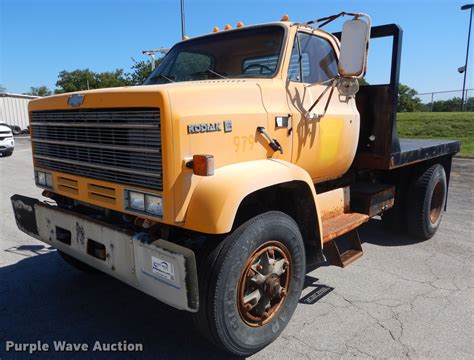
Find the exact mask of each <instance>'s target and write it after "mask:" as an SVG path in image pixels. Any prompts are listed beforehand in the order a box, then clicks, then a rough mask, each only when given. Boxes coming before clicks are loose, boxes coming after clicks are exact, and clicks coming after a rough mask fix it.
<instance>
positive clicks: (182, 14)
mask: <svg viewBox="0 0 474 360" xmlns="http://www.w3.org/2000/svg"><path fill="white" fill-rule="evenodd" d="M181 38H182V39H183V40H184V39H186V31H185V28H184V0H181Z"/></svg>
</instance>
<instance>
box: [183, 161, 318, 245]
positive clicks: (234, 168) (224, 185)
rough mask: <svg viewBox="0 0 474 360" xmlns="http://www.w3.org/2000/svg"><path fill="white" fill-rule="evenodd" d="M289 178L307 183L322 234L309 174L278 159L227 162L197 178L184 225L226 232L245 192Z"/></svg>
mask: <svg viewBox="0 0 474 360" xmlns="http://www.w3.org/2000/svg"><path fill="white" fill-rule="evenodd" d="M292 181H300V182H304V183H306V184H307V185H308V188H309V189H310V191H311V194H312V196H313V201H314V205H315V210H316V218H315V219H314V221H317V223H318V225H319V235H321V234H322V227H321V218H320V215H319V211H318V204H317V198H316V191H315V188H314V185H313V182H312V180H311V177H310V176H309V174H308V173H307V172H306V171H305V170H304V169H302V168H300V167H299V166H296V165H294V164H291V163H289V162H286V161H282V160H277V159H265V160H254V161H247V162H242V163H237V164H232V165H227V166H224V167H221V168H219V169H216V171H215V173H214V175H213V176H206V177H200V179H199V181H198V182H197V183H196V186H195V187H194V191H193V193H192V195H191V197H190V201H189V205H188V207H187V211H186V215H185V217H184V224H183V225H184V227H185V228H188V229H192V230H195V231H199V232H203V233H208V234H224V233H227V232H229V231H231V230H232V226H233V223H234V219H235V216H236V213H237V210H238V209H239V205H240V203H241V202H242V200H243V199H244V198H245V197H246V196H247V195H249V194H252V193H253V192H255V191H258V190H260V189H264V188H267V187H269V186H272V185H278V184H283V183H288V182H292ZM320 238H321V239H322V236H320Z"/></svg>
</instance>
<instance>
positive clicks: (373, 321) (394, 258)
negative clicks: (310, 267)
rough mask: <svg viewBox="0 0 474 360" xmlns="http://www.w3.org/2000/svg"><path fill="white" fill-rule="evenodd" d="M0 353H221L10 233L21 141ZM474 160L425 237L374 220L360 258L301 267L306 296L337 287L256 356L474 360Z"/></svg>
mask: <svg viewBox="0 0 474 360" xmlns="http://www.w3.org/2000/svg"><path fill="white" fill-rule="evenodd" d="M0 189H1V191H0V192H1V194H0V199H1V202H0V358H1V359H2V360H3V359H9V358H15V357H22V356H21V355H23V356H24V354H18V353H17V354H12V353H11V352H10V353H6V352H5V341H6V340H14V341H18V342H36V341H38V340H41V341H44V342H47V343H50V344H52V342H53V341H54V340H66V341H69V342H76V343H78V342H80V343H83V342H85V343H88V344H90V346H92V345H93V344H94V342H95V341H96V340H99V341H102V342H119V341H124V340H126V341H127V342H128V343H133V342H137V343H142V344H143V346H144V352H143V353H138V354H137V353H129V354H111V353H108V354H103V353H102V354H100V353H91V352H89V353H72V354H71V353H69V354H64V353H53V352H49V353H38V354H37V355H42V357H44V358H48V359H50V358H59V357H64V356H65V355H67V356H68V357H72V358H79V357H81V358H91V357H95V356H97V357H101V358H110V357H119V356H120V357H122V358H123V357H125V358H158V359H175V358H184V357H187V358H198V359H200V358H202V359H217V358H224V357H225V354H223V353H220V352H218V351H216V350H215V349H213V348H211V347H209V346H208V345H207V344H205V343H204V342H203V341H201V340H200V338H199V336H198V334H196V332H195V331H194V330H193V328H192V326H191V323H190V319H189V315H188V314H186V313H184V312H180V311H177V310H174V309H171V308H169V307H167V306H165V305H162V304H160V303H159V302H157V301H155V300H154V299H152V298H151V297H148V296H147V295H144V294H142V293H140V292H138V291H137V290H134V289H132V288H130V287H128V286H126V285H123V284H122V283H120V282H118V281H116V280H114V279H112V278H109V277H107V276H99V277H91V276H87V275H84V274H82V273H80V272H78V271H76V270H74V269H72V268H70V267H69V266H68V265H66V264H65V263H63V262H62V260H61V259H60V258H59V256H58V255H57V254H56V253H55V251H54V250H53V249H50V248H48V247H46V246H44V244H43V243H41V242H38V241H36V240H34V239H32V238H29V237H28V236H26V235H25V234H23V233H21V232H20V231H19V230H17V229H16V226H15V223H14V219H13V214H12V211H11V209H10V203H9V197H10V196H11V195H12V194H14V193H21V194H25V195H29V196H40V192H41V190H39V189H37V188H35V186H34V185H33V170H32V165H31V152H30V150H29V144H28V142H27V140H19V141H18V143H17V148H16V150H15V153H14V154H13V156H12V157H10V158H0ZM473 189H474V161H472V160H456V161H455V163H454V168H453V174H452V181H451V188H450V194H449V203H448V212H447V213H445V215H444V219H443V222H442V224H441V228H440V230H439V231H438V233H437V235H436V236H435V237H434V238H433V239H431V240H430V241H426V242H419V243H413V242H411V241H410V240H409V239H407V238H404V237H400V236H398V237H397V236H393V235H389V234H385V233H384V232H383V230H382V229H381V227H380V224H379V222H378V221H375V220H374V221H372V222H371V223H369V224H368V225H366V226H365V227H364V228H363V229H362V231H361V237H362V239H363V240H364V241H365V244H364V250H365V253H364V256H363V257H362V259H360V260H359V261H357V262H356V263H354V264H353V265H351V266H349V267H348V268H347V269H345V270H342V269H339V268H334V267H322V268H319V269H316V270H314V271H313V272H311V273H310V274H309V275H308V287H307V288H306V289H305V293H304V294H307V293H309V292H311V291H314V290H315V289H316V290H318V289H324V287H330V288H333V289H334V290H333V291H331V292H330V293H329V294H327V295H326V296H325V297H323V298H322V299H321V300H319V301H318V302H316V303H314V304H312V305H307V304H300V305H299V307H298V309H297V311H296V313H295V315H294V317H293V319H292V321H291V323H290V325H289V326H288V327H287V329H286V330H285V332H284V333H283V335H282V336H281V337H280V338H279V339H278V340H277V341H276V342H275V343H273V344H272V345H270V346H269V347H267V348H266V349H264V350H263V351H261V352H260V353H258V354H256V355H255V356H253V357H252V358H254V359H305V358H306V359H309V358H312V359H315V358H325V359H326V358H335V359H336V358H353V357H356V358H417V359H420V358H425V359H433V358H438V359H473V358H474V340H473V339H474V337H473V334H474V326H473V324H474V300H473V299H474V291H473V287H474V277H473V254H474V245H473V239H474V236H473V235H474V225H473V220H474V219H473V204H474V202H473Z"/></svg>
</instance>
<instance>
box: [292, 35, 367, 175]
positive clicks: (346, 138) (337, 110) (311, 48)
mask: <svg viewBox="0 0 474 360" xmlns="http://www.w3.org/2000/svg"><path fill="white" fill-rule="evenodd" d="M338 52H339V50H338V44H337V43H336V41H335V40H334V39H333V38H332V37H331V36H330V35H328V34H325V33H323V32H321V31H313V32H309V31H308V32H302V31H298V32H297V33H296V35H295V38H294V44H293V49H292V54H291V60H290V63H289V68H288V78H287V82H286V86H287V100H288V105H289V107H290V109H291V111H292V143H293V147H292V148H293V149H292V150H293V151H292V162H293V163H295V164H297V165H299V166H301V167H303V168H304V169H306V171H308V173H309V174H310V175H311V177H312V179H313V181H315V182H320V181H325V180H329V179H333V178H337V177H339V176H341V175H342V174H344V173H345V172H346V171H347V170H348V169H349V167H350V165H351V164H352V161H353V159H354V156H355V152H356V149H357V143H358V138H359V113H358V111H357V108H356V105H355V100H354V98H347V97H343V96H340V94H339V91H338V89H337V87H333V82H332V81H331V79H333V78H334V77H335V76H336V75H337V57H338ZM326 80H327V81H326ZM331 87H332V89H331ZM331 92H332V95H331ZM318 98H319V101H318V102H317V105H316V106H314V108H313V109H312V110H311V111H310V114H309V115H310V116H309V117H308V116H306V115H307V114H308V111H309V110H310V109H311V107H312V106H313V105H314V103H315V101H316V100H317V99H318ZM310 117H311V118H310Z"/></svg>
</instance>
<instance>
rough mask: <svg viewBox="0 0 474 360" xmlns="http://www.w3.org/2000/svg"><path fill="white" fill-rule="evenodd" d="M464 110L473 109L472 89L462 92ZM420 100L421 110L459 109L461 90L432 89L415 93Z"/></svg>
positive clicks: (473, 93) (473, 94)
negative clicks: (431, 90) (432, 90)
mask: <svg viewBox="0 0 474 360" xmlns="http://www.w3.org/2000/svg"><path fill="white" fill-rule="evenodd" d="M464 94H465V95H464V111H474V89H466V91H465V93H464ZM416 96H417V97H418V99H420V101H421V107H420V109H421V111H428V112H437V111H461V109H462V103H461V101H462V100H461V99H462V90H450V91H434V92H428V93H420V94H417V95H416Z"/></svg>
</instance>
